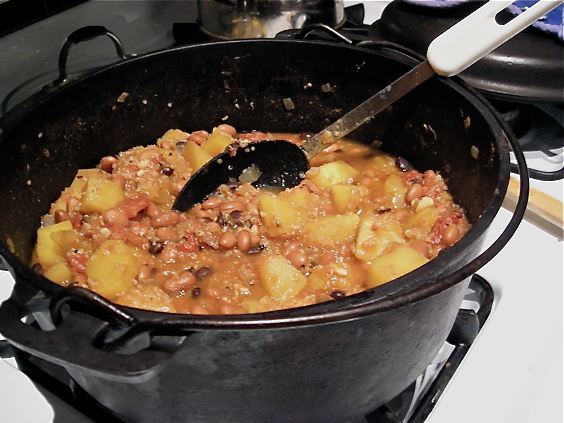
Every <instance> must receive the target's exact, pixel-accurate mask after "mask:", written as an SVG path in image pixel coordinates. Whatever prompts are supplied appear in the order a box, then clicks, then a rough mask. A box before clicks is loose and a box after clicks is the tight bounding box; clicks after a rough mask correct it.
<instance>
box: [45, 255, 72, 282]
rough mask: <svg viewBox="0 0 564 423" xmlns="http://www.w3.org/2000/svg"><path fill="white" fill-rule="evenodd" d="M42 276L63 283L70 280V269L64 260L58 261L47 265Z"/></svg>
mask: <svg viewBox="0 0 564 423" xmlns="http://www.w3.org/2000/svg"><path fill="white" fill-rule="evenodd" d="M43 276H45V277H46V278H47V279H49V280H50V281H53V282H56V283H58V284H65V283H66V282H70V281H71V280H72V274H71V271H70V269H69V267H68V266H67V264H66V263H65V262H64V261H60V262H58V263H55V264H54V265H53V266H51V267H49V268H48V269H47V270H45V272H43Z"/></svg>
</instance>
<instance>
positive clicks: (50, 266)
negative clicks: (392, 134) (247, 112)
mask: <svg viewBox="0 0 564 423" xmlns="http://www.w3.org/2000/svg"><path fill="white" fill-rule="evenodd" d="M266 138H274V139H288V140H290V141H294V142H296V143H298V144H299V143H301V142H302V141H303V139H302V138H303V137H300V136H295V135H287V136H286V137H285V138H283V137H281V135H280V134H277V135H276V136H274V137H273V136H271V135H269V134H265V133H262V132H251V133H245V134H238V133H237V132H236V130H235V128H233V127H232V126H230V125H225V124H224V125H219V126H218V127H216V128H214V129H213V131H212V132H211V133H208V132H206V131H195V132H192V133H187V132H183V131H181V130H176V129H175V130H170V131H168V132H167V133H165V134H164V135H163V136H162V137H161V138H160V139H159V140H158V141H157V142H156V144H155V145H149V146H146V147H143V146H138V147H134V148H132V149H130V150H128V151H124V152H122V153H120V154H119V155H117V156H115V157H114V156H108V157H104V158H102V159H101V161H100V164H99V165H98V166H97V167H96V168H94V169H83V170H79V171H78V173H77V175H76V177H75V179H74V181H73V182H72V184H71V185H70V186H69V187H67V188H66V189H65V190H64V191H63V192H62V193H61V195H60V197H59V198H58V199H57V200H56V201H55V202H54V203H53V204H52V206H51V209H50V211H49V213H48V214H47V215H45V216H44V218H43V220H42V225H41V227H40V228H39V229H38V231H37V242H36V247H35V250H34V254H33V263H32V265H33V267H34V269H35V270H36V271H37V272H39V273H41V274H43V275H44V276H45V277H46V278H48V279H50V280H52V281H53V282H56V283H58V284H61V285H63V286H69V285H78V286H81V287H85V288H89V289H91V290H93V291H95V292H97V293H98V294H100V295H102V296H104V297H105V298H107V299H109V300H110V301H113V302H115V303H117V304H121V305H126V306H131V307H136V308H142V309H148V310H154V311H161V312H177V313H192V314H234V313H256V312H264V311H272V310H278V309H284V308H291V307H299V306H305V305H309V304H315V303H318V302H323V301H331V300H334V299H337V298H340V297H343V296H347V295H351V294H354V293H358V292H360V291H363V290H366V289H368V288H373V287H376V286H378V285H381V284H384V283H386V282H388V281H390V280H392V279H394V278H397V277H399V276H401V275H404V274H406V273H408V272H410V271H412V270H414V269H416V268H417V267H419V266H421V265H423V264H425V263H426V262H428V261H429V260H432V259H433V258H435V257H436V256H437V255H438V254H439V253H440V252H441V251H442V250H443V249H445V248H447V247H449V246H451V245H453V244H454V243H455V242H457V241H458V240H459V239H460V238H461V237H462V236H463V235H464V234H465V233H466V232H467V230H468V228H469V223H468V221H467V219H466V217H465V214H464V210H463V209H462V208H461V207H459V206H458V205H456V204H455V203H454V202H453V199H452V197H451V195H450V194H449V192H448V190H447V186H446V183H445V181H444V180H443V178H442V177H441V175H440V174H438V173H436V172H434V171H432V170H426V171H424V172H423V173H421V172H419V171H417V170H415V169H413V168H412V167H411V165H410V164H409V163H408V162H407V161H406V160H404V159H402V158H394V157H391V156H389V155H387V154H385V153H383V152H381V151H379V150H378V149H376V148H373V147H369V146H365V145H361V144H358V143H353V142H350V141H339V142H337V143H335V144H333V145H332V146H330V147H329V148H327V149H326V150H325V151H323V152H322V153H320V154H318V155H317V156H316V157H314V158H313V159H312V160H311V163H310V164H311V169H310V170H309V171H308V172H307V174H306V175H305V178H304V180H303V181H302V182H301V183H300V184H299V185H298V186H297V187H294V188H292V189H287V190H284V191H281V192H271V191H268V190H265V189H257V188H255V187H253V186H252V185H251V184H250V182H252V181H253V180H255V179H256V175H253V169H249V170H248V172H247V171H246V172H244V173H243V175H242V176H241V177H240V178H239V180H237V181H235V180H234V181H231V182H230V183H228V184H225V185H222V186H221V187H219V188H218V190H217V191H216V192H215V193H214V194H212V195H211V196H210V197H209V198H208V199H206V200H205V201H204V202H202V203H201V204H198V205H196V206H195V207H193V208H192V209H191V210H189V211H188V212H185V213H180V212H177V211H174V210H172V209H171V206H172V204H173V202H174V199H175V196H176V195H178V193H179V192H180V190H181V189H182V187H183V186H184V184H185V183H186V182H187V180H188V179H189V178H190V176H191V175H192V174H193V173H194V172H195V171H196V170H197V169H198V168H199V167H201V166H202V165H203V164H204V163H205V162H207V161H208V160H209V159H211V158H212V157H213V156H215V155H217V154H219V153H220V152H222V151H223V150H224V149H225V148H229V146H230V145H231V144H233V143H238V144H241V143H248V142H250V141H259V140H262V139H266Z"/></svg>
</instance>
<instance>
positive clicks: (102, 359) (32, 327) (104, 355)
mask: <svg viewBox="0 0 564 423" xmlns="http://www.w3.org/2000/svg"><path fill="white" fill-rule="evenodd" d="M71 289H72V290H73V292H72V293H69V294H68V295H66V294H65V295H64V296H62V297H54V298H53V300H52V301H51V304H50V310H55V313H56V314H57V315H58V316H59V317H58V318H57V319H56V321H55V322H54V323H56V327H55V328H51V330H43V329H41V328H39V327H38V326H37V324H36V323H33V324H28V323H26V322H25V317H26V316H28V315H29V311H28V310H27V307H26V306H21V305H20V301H19V300H17V299H16V298H15V297H16V296H17V294H15V293H13V294H12V298H10V299H8V300H6V301H4V302H3V303H2V304H1V305H0V332H1V333H2V335H3V336H4V337H5V338H6V339H7V340H9V342H10V344H12V345H14V346H15V347H16V348H18V349H20V350H22V351H25V352H27V353H30V354H32V355H34V356H36V357H39V358H42V359H44V360H47V361H49V362H51V363H54V364H57V365H60V366H63V367H65V368H69V369H73V368H74V369H78V370H84V369H88V371H89V372H93V373H94V374H95V375H97V376H100V377H104V378H106V379H108V378H110V379H113V380H119V381H122V382H130V383H133V382H140V381H143V380H146V379H148V378H150V377H151V376H152V375H153V373H154V372H155V371H157V369H158V368H159V367H160V366H161V365H162V364H163V363H165V362H166V361H167V360H168V359H169V357H170V356H171V355H172V354H173V353H174V351H175V350H176V349H177V347H178V345H179V344H180V342H181V341H182V340H183V337H174V339H171V338H168V339H166V342H161V343H152V342H151V341H150V340H149V341H148V342H146V344H148V345H143V346H142V347H141V348H132V350H133V351H127V345H126V346H125V348H124V344H125V343H124V342H123V341H122V340H121V337H118V338H117V340H114V341H112V342H107V340H106V339H104V338H105V337H107V334H108V333H109V332H111V330H112V329H114V330H117V331H118V333H120V332H123V331H122V330H120V328H119V326H120V325H112V323H108V322H107V321H105V320H101V319H100V318H99V317H97V316H96V313H92V314H91V313H89V312H88V308H87V309H85V310H86V312H82V311H78V310H74V308H75V307H67V308H66V309H65V310H64V313H63V311H62V309H63V306H64V305H68V304H69V303H70V300H73V301H74V302H75V303H77V302H78V303H90V309H91V308H92V298H86V297H84V298H83V299H84V301H81V300H80V299H81V298H82V297H81V293H79V292H77V289H78V290H80V288H71ZM83 291H87V290H83ZM93 295H96V294H93ZM77 299H78V301H77ZM94 307H95V308H99V307H102V308H104V307H105V306H104V305H100V304H97V303H95V305H94ZM115 308H117V307H115ZM120 313H121V314H123V316H121V317H124V318H125V316H126V313H125V312H123V311H120ZM63 314H66V318H63V317H62V315H63ZM98 314H99V313H98ZM132 319H133V321H132ZM121 320H122V322H121V323H124V322H123V319H121ZM126 320H129V323H130V324H129V325H128V324H126V325H125V326H126V327H125V329H126V332H125V333H126V334H129V333H130V332H132V331H133V332H134V333H136V335H150V333H149V331H147V330H145V331H143V330H142V331H140V330H136V324H135V323H137V322H136V319H134V318H128V319H126ZM123 326H124V325H123V324H122V325H121V328H123ZM126 338H128V339H127V341H128V342H127V343H129V344H130V345H131V344H133V343H134V341H135V340H133V341H131V339H132V337H131V336H130V335H128V336H126ZM138 338H140V336H138ZM118 347H121V352H118V350H119V349H120V348H118Z"/></svg>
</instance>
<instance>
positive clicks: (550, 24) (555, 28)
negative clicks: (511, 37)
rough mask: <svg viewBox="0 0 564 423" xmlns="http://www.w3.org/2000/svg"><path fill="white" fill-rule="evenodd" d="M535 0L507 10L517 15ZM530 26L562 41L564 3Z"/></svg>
mask: <svg viewBox="0 0 564 423" xmlns="http://www.w3.org/2000/svg"><path fill="white" fill-rule="evenodd" d="M403 1H405V2H406V3H412V4H416V5H418V6H425V7H442V8H448V7H455V6H458V5H460V4H463V3H468V2H471V1H476V0H403ZM535 3H536V1H535V0H517V1H515V2H513V3H512V4H510V5H509V6H508V7H507V10H508V11H509V12H510V13H512V14H513V15H518V14H520V13H522V12H523V10H526V9H527V8H528V7H530V6H532V5H533V4H535ZM531 26H533V27H534V28H537V29H539V30H541V31H543V32H546V33H548V34H551V35H553V36H555V37H558V38H559V39H560V40H561V41H564V5H562V4H561V5H560V6H558V7H557V8H556V9H553V10H552V11H551V12H549V13H548V14H547V15H546V16H544V17H543V18H541V19H539V20H538V21H536V22H535V23H533V24H532V25H531Z"/></svg>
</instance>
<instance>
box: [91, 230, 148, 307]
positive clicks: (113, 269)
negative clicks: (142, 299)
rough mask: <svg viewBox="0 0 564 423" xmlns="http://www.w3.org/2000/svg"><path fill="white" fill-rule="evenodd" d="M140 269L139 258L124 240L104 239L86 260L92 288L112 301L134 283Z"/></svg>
mask: <svg viewBox="0 0 564 423" xmlns="http://www.w3.org/2000/svg"><path fill="white" fill-rule="evenodd" d="M138 269H139V265H138V263H137V259H136V258H135V256H134V255H133V253H132V252H131V250H130V249H129V247H128V246H127V245H126V244H125V243H124V242H123V241H115V240H107V241H104V242H103V243H102V245H100V247H99V248H98V249H97V250H96V251H95V252H94V254H92V256H91V257H90V258H89V259H88V261H87V262H86V275H87V276H88V284H89V285H90V288H91V289H92V290H93V291H95V292H97V293H98V294H100V295H102V296H103V297H105V298H107V299H108V300H110V301H113V300H115V299H116V297H117V296H118V295H119V294H121V293H122V292H125V291H127V290H128V289H130V288H131V287H132V286H133V285H134V283H135V281H134V278H135V276H137V272H138Z"/></svg>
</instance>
